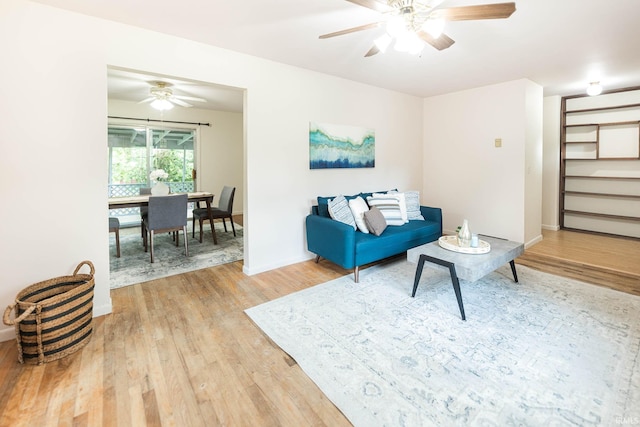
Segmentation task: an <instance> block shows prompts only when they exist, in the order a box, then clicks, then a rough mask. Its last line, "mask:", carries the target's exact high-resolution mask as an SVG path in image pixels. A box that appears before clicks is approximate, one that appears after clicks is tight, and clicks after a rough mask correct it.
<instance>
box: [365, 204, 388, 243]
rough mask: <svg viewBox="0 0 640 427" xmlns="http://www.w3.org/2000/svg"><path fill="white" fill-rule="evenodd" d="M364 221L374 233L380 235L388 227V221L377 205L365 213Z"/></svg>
mask: <svg viewBox="0 0 640 427" xmlns="http://www.w3.org/2000/svg"><path fill="white" fill-rule="evenodd" d="M363 216H364V222H365V224H367V228H368V229H369V231H370V232H371V233H372V234H375V235H376V236H379V235H381V234H382V232H383V231H384V230H385V229H386V228H387V221H386V220H385V219H384V216H383V215H382V212H380V209H378V208H377V207H375V206H371V208H370V209H369V210H368V211H367V212H365V213H364V215H363Z"/></svg>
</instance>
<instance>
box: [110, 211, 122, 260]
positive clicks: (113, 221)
mask: <svg viewBox="0 0 640 427" xmlns="http://www.w3.org/2000/svg"><path fill="white" fill-rule="evenodd" d="M109 233H116V257H117V258H120V220H119V219H118V218H116V217H114V216H110V217H109Z"/></svg>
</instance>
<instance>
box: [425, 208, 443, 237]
mask: <svg viewBox="0 0 640 427" xmlns="http://www.w3.org/2000/svg"><path fill="white" fill-rule="evenodd" d="M420 213H421V214H422V216H423V217H424V219H425V220H427V221H435V222H437V223H439V224H440V235H442V209H440V208H432V207H429V206H420Z"/></svg>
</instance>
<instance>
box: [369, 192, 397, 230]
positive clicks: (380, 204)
mask: <svg viewBox="0 0 640 427" xmlns="http://www.w3.org/2000/svg"><path fill="white" fill-rule="evenodd" d="M367 203H368V204H369V207H373V206H375V207H377V208H378V209H380V212H382V215H383V216H384V219H385V220H386V221H387V225H404V220H403V219H402V211H401V210H400V198H399V197H398V196H396V195H393V194H378V193H376V194H374V195H373V196H369V197H367Z"/></svg>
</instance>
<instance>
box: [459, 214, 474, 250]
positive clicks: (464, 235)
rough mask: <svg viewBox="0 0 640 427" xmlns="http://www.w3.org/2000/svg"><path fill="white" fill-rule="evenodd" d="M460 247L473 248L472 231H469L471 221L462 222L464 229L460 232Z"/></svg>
mask: <svg viewBox="0 0 640 427" xmlns="http://www.w3.org/2000/svg"><path fill="white" fill-rule="evenodd" d="M458 246H460V247H461V248H468V247H469V246H471V230H469V221H467V220H466V219H465V220H464V221H463V222H462V228H460V231H458Z"/></svg>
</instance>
